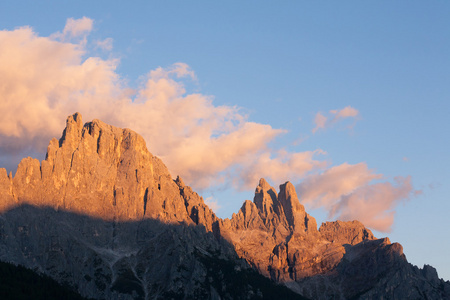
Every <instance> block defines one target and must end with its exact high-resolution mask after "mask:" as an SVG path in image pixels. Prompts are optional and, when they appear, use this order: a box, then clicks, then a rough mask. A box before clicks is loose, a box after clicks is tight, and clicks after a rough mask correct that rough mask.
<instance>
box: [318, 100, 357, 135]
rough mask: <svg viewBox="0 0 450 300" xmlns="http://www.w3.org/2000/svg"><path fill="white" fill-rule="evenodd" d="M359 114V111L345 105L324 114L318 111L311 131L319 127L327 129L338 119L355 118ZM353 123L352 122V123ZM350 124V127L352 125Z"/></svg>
mask: <svg viewBox="0 0 450 300" xmlns="http://www.w3.org/2000/svg"><path fill="white" fill-rule="evenodd" d="M358 116H359V111H358V110H357V109H355V108H353V107H351V106H347V107H345V108H343V109H340V110H337V109H335V110H330V111H329V112H328V114H327V116H325V115H324V114H322V113H321V112H318V113H317V114H316V116H315V118H314V124H315V127H314V129H313V130H312V132H313V133H315V132H316V131H317V130H319V129H327V128H330V127H331V126H333V125H334V124H336V123H337V122H339V121H342V120H343V119H348V118H353V119H355V118H357V117H358ZM353 125H354V124H353ZM353 125H351V126H350V127H352V126H353Z"/></svg>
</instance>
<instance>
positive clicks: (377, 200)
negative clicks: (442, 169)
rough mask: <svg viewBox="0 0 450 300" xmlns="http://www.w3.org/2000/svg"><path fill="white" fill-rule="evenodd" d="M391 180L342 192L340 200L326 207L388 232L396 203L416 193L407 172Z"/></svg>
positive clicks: (342, 218)
mask: <svg viewBox="0 0 450 300" xmlns="http://www.w3.org/2000/svg"><path fill="white" fill-rule="evenodd" d="M394 180H395V184H392V183H390V182H383V183H376V184H372V185H366V186H362V187H360V188H359V189H357V190H355V191H354V192H353V193H351V194H348V195H344V196H342V198H341V201H339V202H338V203H337V205H336V206H335V207H333V209H332V210H331V211H330V216H331V217H337V218H339V219H341V220H348V221H350V220H356V219H357V220H360V221H362V222H363V223H364V225H366V226H368V227H370V228H373V229H376V230H378V231H383V232H390V230H391V227H392V224H393V222H394V215H395V207H396V206H397V204H398V203H399V202H401V201H403V200H405V199H409V197H410V196H412V195H415V194H417V191H414V190H413V187H412V184H411V177H410V176H408V177H400V176H399V177H396V178H394Z"/></svg>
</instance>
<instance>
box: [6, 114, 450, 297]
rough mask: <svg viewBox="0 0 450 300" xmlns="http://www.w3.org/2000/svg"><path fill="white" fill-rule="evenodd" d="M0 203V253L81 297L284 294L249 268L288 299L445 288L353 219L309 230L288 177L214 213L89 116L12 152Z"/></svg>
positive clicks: (123, 134)
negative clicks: (20, 152) (231, 209)
mask: <svg viewBox="0 0 450 300" xmlns="http://www.w3.org/2000/svg"><path fill="white" fill-rule="evenodd" d="M0 212H1V213H2V215H1V216H0V259H1V260H4V261H10V262H15V263H19V264H22V265H25V266H27V267H30V268H33V269H35V270H37V271H39V272H43V273H46V274H48V275H50V276H52V277H53V278H55V279H56V280H58V281H59V282H62V283H67V284H69V285H70V286H73V287H75V288H76V289H77V290H78V291H79V292H80V293H81V294H82V295H84V296H88V297H94V298H116V299H119V298H120V299H125V298H142V299H158V298H167V297H173V298H177V297H180V298H184V297H187V298H210V299H231V298H249V299H251V298H270V297H271V296H270V295H273V294H271V293H273V292H274V291H276V293H278V294H279V293H289V292H286V291H285V290H283V289H281V290H279V288H281V287H279V286H277V285H273V284H272V285H273V286H272V285H271V283H267V282H264V283H261V282H263V281H261V280H264V279H261V278H263V277H258V276H260V275H257V273H259V274H262V275H264V276H265V277H267V278H270V279H271V280H272V281H271V282H277V283H281V284H283V285H286V286H287V287H289V288H290V289H291V290H292V291H295V292H296V293H297V297H299V298H301V296H300V295H303V296H306V297H308V298H311V299H330V298H334V299H351V298H354V299H379V298H381V297H383V298H384V299H400V298H405V297H404V296H406V298H408V299H422V298H429V299H447V298H450V283H448V282H444V281H442V280H440V279H439V278H438V277H437V273H436V271H435V270H434V269H433V268H432V267H429V266H426V267H424V269H423V270H421V269H418V268H416V267H413V266H411V265H410V264H409V263H408V262H407V260H406V258H405V256H404V255H403V250H402V247H401V245H399V244H397V243H393V244H391V243H390V241H389V240H388V239H376V238H375V237H374V236H373V234H372V233H371V232H370V230H369V229H367V228H365V227H364V225H363V224H361V223H360V222H358V221H353V222H341V221H336V222H326V223H324V224H322V226H321V227H320V228H319V229H318V228H317V223H316V221H315V219H314V218H313V217H311V216H310V215H309V214H307V213H306V212H305V208H304V207H303V205H301V203H300V202H299V199H298V196H297V194H296V191H295V188H294V186H293V185H292V184H291V183H290V182H286V183H285V184H282V185H280V189H279V193H277V192H276V190H275V189H274V188H273V187H271V186H270V185H269V184H268V183H267V182H266V181H265V180H264V179H261V180H260V182H259V184H258V186H257V188H256V190H255V197H254V200H253V202H252V201H245V202H244V203H243V205H242V207H241V209H240V210H239V212H238V213H237V214H233V216H232V218H231V219H225V220H222V219H220V218H218V217H217V216H216V215H215V214H214V213H213V212H212V211H211V210H210V209H209V208H208V206H207V205H205V203H204V202H203V199H202V198H201V197H200V196H199V195H198V194H197V193H195V192H194V191H193V190H192V189H191V188H190V187H189V186H186V185H185V184H184V183H183V180H182V179H181V178H180V177H178V178H177V179H176V180H173V179H172V178H171V175H170V173H169V171H168V170H167V168H166V167H165V166H164V164H163V163H162V162H161V161H160V160H159V159H158V158H157V157H155V156H153V155H152V154H151V153H150V152H149V151H148V150H147V148H146V145H145V142H144V140H143V139H142V137H140V136H139V135H138V134H136V133H135V132H133V131H131V130H129V129H120V128H116V127H113V126H110V125H107V124H105V123H103V122H101V121H99V120H94V121H92V122H89V123H86V124H84V125H83V123H82V120H81V115H80V114H74V115H73V116H70V117H69V118H68V119H67V125H66V128H65V129H64V131H63V134H62V137H61V139H60V140H59V141H58V140H56V139H53V140H52V141H51V142H50V144H49V146H48V151H47V156H46V159H45V160H44V161H42V163H40V162H39V161H38V160H36V159H31V158H26V159H24V160H22V162H21V163H20V164H19V166H18V169H17V172H16V174H15V176H14V178H13V177H12V176H11V174H9V175H8V174H7V173H6V170H4V169H0ZM255 271H257V273H254V275H252V274H253V273H252V272H255ZM269 282H270V281H269ZM269 287H270V288H269ZM283 295H284V294H283ZM286 295H288V294H286ZM286 297H293V295H292V294H289V296H286Z"/></svg>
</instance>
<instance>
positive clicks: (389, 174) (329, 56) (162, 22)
mask: <svg viewBox="0 0 450 300" xmlns="http://www.w3.org/2000/svg"><path fill="white" fill-rule="evenodd" d="M449 13H450V4H449V3H447V2H444V1H436V2H433V3H423V2H419V1H397V2H395V3H392V2H389V1H377V2H372V3H368V2H359V1H348V2H345V3H344V2H331V1H330V2H328V3H322V4H321V5H319V4H316V3H312V2H306V1H305V2H294V1H286V2H283V3H281V4H280V3H277V5H275V4H273V3H271V2H268V1H248V2H242V1H240V2H237V1H234V2H227V3H215V2H211V1H196V2H195V3H193V2H186V1H165V2H159V3H154V2H150V1H149V2H147V1H145V2H144V1H142V2H134V3H133V5H130V4H127V3H124V2H119V1H117V2H114V1H113V2H111V1H108V2H102V1H94V2H93V1H78V2H76V4H75V2H74V3H62V2H61V3H60V2H56V1H55V2H53V1H44V2H39V3H37V2H32V1H22V2H20V3H19V2H18V1H15V2H12V1H11V2H8V3H2V4H0V30H3V31H4V32H9V33H11V34H10V35H5V37H4V39H3V40H2V41H4V43H5V44H4V45H3V46H0V53H1V52H2V50H4V49H7V47H9V45H10V44H6V41H10V40H11V39H12V37H13V36H14V34H16V35H17V36H18V35H19V32H17V31H15V30H17V28H19V27H22V26H29V27H30V28H32V30H33V33H32V35H33V36H35V37H43V38H45V39H46V40H45V41H47V40H53V41H56V42H57V43H58V44H57V45H55V48H52V47H53V46H42V45H41V44H29V45H34V46H32V47H36V49H42V51H36V53H32V54H30V53H28V52H27V51H24V52H23V54H20V53H22V52H20V51H21V50H20V51H19V50H17V49H21V48H17V49H16V51H15V53H19V54H17V57H18V61H19V62H18V65H17V66H22V67H23V68H18V67H17V68H16V71H17V70H19V69H20V70H21V72H25V73H26V70H27V66H28V65H27V64H32V65H33V70H37V71H36V72H37V74H38V73H39V72H38V71H39V70H43V73H42V74H43V75H41V76H37V75H36V76H37V77H36V78H34V77H33V78H32V79H27V80H28V81H23V82H21V84H22V85H23V86H24V87H26V89H27V91H26V93H24V94H23V95H29V97H28V98H27V97H25V98H26V99H22V100H20V101H22V102H20V101H19V100H17V99H14V98H13V96H12V95H17V93H13V92H11V93H10V94H7V95H6V94H4V95H0V105H1V109H2V111H3V114H4V115H6V116H7V118H4V121H3V122H9V123H8V124H11V123H14V122H15V123H16V124H21V125H20V126H16V127H14V126H12V127H7V126H6V125H5V124H7V123H4V124H3V123H1V122H0V124H1V125H2V127H3V128H4V129H3V131H0V143H1V144H0V151H1V152H0V163H1V165H0V167H1V166H3V167H6V168H7V169H8V170H12V171H14V166H15V165H17V162H18V158H19V157H22V156H23V155H31V156H35V157H38V158H40V159H43V158H44V154H43V153H44V152H45V148H46V144H47V143H48V140H49V138H50V137H51V136H57V137H59V135H60V131H61V130H62V128H63V126H64V121H65V117H66V116H67V114H69V113H71V112H72V111H71V110H79V111H80V112H81V113H82V114H83V117H84V120H85V121H89V120H90V119H92V118H100V119H102V120H105V121H108V122H110V123H113V124H114V125H117V126H123V127H130V128H132V129H134V130H136V131H138V132H139V133H141V134H143V135H144V137H145V138H146V139H147V143H148V148H149V150H150V151H151V152H152V153H154V154H156V155H158V156H161V157H163V159H164V161H165V162H166V163H167V161H168V162H169V163H168V164H169V167H171V166H172V168H171V170H173V169H175V170H176V171H177V172H179V173H182V175H183V174H185V175H183V177H185V178H187V180H185V181H187V183H189V184H191V185H193V186H194V187H196V190H198V191H199V192H200V194H202V195H203V196H204V197H205V198H207V199H208V201H210V203H213V206H216V207H217V206H218V207H217V208H216V213H217V214H218V215H219V216H221V217H230V216H231V214H232V213H233V212H237V211H238V209H239V207H240V205H241V203H242V202H243V200H245V199H252V194H253V189H254V187H256V185H257V180H254V178H256V177H255V176H258V174H261V175H260V177H262V176H264V177H266V178H267V179H268V180H269V182H270V183H271V184H272V185H273V186H275V187H276V188H277V187H278V185H279V184H281V183H284V181H285V180H291V181H292V182H293V183H294V184H295V185H296V186H297V191H298V192H299V191H303V192H304V194H303V195H304V197H303V198H302V194H301V193H300V192H299V196H300V201H301V202H302V203H304V204H305V206H306V207H307V209H308V211H309V212H310V213H311V214H312V215H313V216H314V217H316V218H317V220H318V223H319V224H320V222H321V221H325V220H328V219H331V220H333V219H336V218H339V217H348V218H357V216H361V218H362V221H363V222H364V223H366V224H369V225H370V224H373V226H371V228H375V229H378V230H377V231H375V234H376V236H377V237H382V236H386V235H387V236H389V237H390V239H391V241H392V242H400V243H401V244H402V245H403V247H404V251H405V254H406V256H407V258H408V260H409V261H410V262H412V263H413V264H416V265H419V266H420V267H421V266H422V265H423V264H424V263H427V264H431V265H433V266H434V267H436V268H437V270H438V273H439V275H440V276H441V277H444V278H445V279H447V280H449V279H450V258H449V257H448V252H449V250H450V239H449V238H450V234H449V230H448V228H449V225H450V221H449V216H448V214H449V212H450V204H449V201H448V199H449V195H450V186H449V182H450V174H449V167H450V160H449V158H448V154H449V153H450V151H449V150H450V146H449V139H448V132H450V125H449V122H448V119H449V117H450V104H449V103H450V101H449V100H450V99H449V95H450V85H449V84H448V82H449V80H450V59H449V53H450V21H449V18H448V16H449ZM83 17H86V18H88V19H84V20H85V21H80V20H83V19H82V18H83ZM69 18H73V20H74V22H75V23H74V24H77V25H76V26H81V25H83V26H85V27H82V26H81V27H73V28H72V29H71V30H72V31H71V30H69V29H68V31H67V32H66V33H64V31H63V30H64V28H65V26H66V28H69V27H67V25H66V24H68V23H66V22H67V20H68V19H69ZM77 20H78V21H77ZM88 20H90V21H88ZM83 22H84V23H83ZM74 26H75V25H74ZM74 28H78V29H80V28H81V29H80V30H81V31H76V30H75V29H74ZM57 32H59V35H55V33H57ZM21 34H22V35H21V36H22V38H23V39H28V38H29V39H30V41H31V40H32V38H30V36H29V35H27V33H26V32H22V33H21ZM27 41H28V40H27ZM69 44H71V45H76V47H77V49H81V50H80V51H82V54H79V53H78V54H77V52H76V49H71V50H70V51H71V52H70V51H69V50H67V51H68V52H67V53H68V54H64V55H65V56H61V57H60V60H59V61H57V63H55V64H54V65H53V64H51V66H52V67H48V69H49V70H48V72H47V70H46V66H47V65H48V64H50V62H51V59H49V62H46V61H44V62H42V61H40V62H39V63H38V62H37V61H32V60H31V58H32V59H34V60H38V59H40V56H39V54H40V53H42V55H47V57H48V56H49V53H50V57H52V55H51V53H52V52H50V51H56V50H54V49H60V48H61V49H63V48H64V47H65V46H67V45H69ZM5 45H7V46H5ZM11 45H12V46H11V47H13V46H14V47H22V46H20V45H24V44H11ZM102 45H103V46H102ZM23 47H25V46H23ZM28 47H31V46H28ZM39 47H42V48H39ZM33 49H34V48H33ZM49 49H53V50H49ZM64 49H66V48H64ZM21 55H22V56H21ZM26 55H28V56H26ZM4 57H6V56H4ZM30 57H31V58H30ZM42 57H44V56H42ZM55 57H56V56H55ZM58 57H59V56H58ZM92 57H98V60H94V63H93V67H92V68H94V69H96V70H97V69H98V70H101V72H100V71H99V72H98V73H96V74H97V75H95V76H96V77H95V79H93V77H89V76H94V75H92V73H89V72H88V71H86V69H87V68H88V66H87V64H85V65H83V67H81V65H82V64H83V62H85V61H86V60H87V59H89V58H92ZM25 58H27V59H25ZM1 59H2V58H1V56H0V61H1ZM4 59H6V58H4ZM55 59H57V58H55ZM70 59H74V60H75V62H73V61H71V62H70V64H73V65H76V66H77V68H78V69H79V70H78V69H77V70H78V71H76V72H77V73H76V74H77V75H76V76H75V75H73V78H76V80H79V81H77V82H76V83H73V84H72V83H70V84H72V85H70V84H69V83H67V81H61V82H57V83H54V84H53V83H52V80H59V79H58V78H57V79H52V78H53V77H52V76H51V74H50V73H51V72H50V71H54V73H55V74H62V75H61V77H63V76H66V75H64V74H67V72H68V70H71V68H68V67H67V66H68V65H67V64H68V63H67V61H69V60H70ZM77 59H79V61H76V60H77ZM177 63H181V64H178V65H174V64H177ZM3 65H5V64H3ZM12 66H14V65H12ZM0 68H1V67H0ZM52 68H54V69H52ZM158 68H161V69H158ZM152 70H159V71H158V72H156V71H155V72H153V73H151V74H150V72H151V71H152ZM44 71H45V72H44ZM8 72H11V71H10V70H9V69H7V67H3V69H0V76H6V77H7V78H12V77H13V76H12V75H10V74H11V73H8ZM58 72H61V73H58ZM47 73H48V74H49V75H46V74H47ZM74 74H75V73H74ZM46 76H48V77H46ZM83 76H85V77H86V78H84V77H83ZM102 76H103V77H102ZM6 77H3V78H2V77H0V78H2V81H5V80H4V78H6ZM41 77H42V78H44V79H45V80H46V81H45V84H47V85H49V86H52V88H50V89H48V90H45V91H41V89H36V88H34V87H33V88H31V87H30V85H31V83H32V84H34V85H36V84H37V83H40V81H39V80H41V79H42V78H41ZM81 77H83V78H81ZM17 78H19V79H20V78H25V77H20V76H19V77H17ZM68 78H70V77H68ZM111 78H112V79H111ZM19 79H15V80H16V81H18V80H19ZM97 79H98V81H95V80H97ZM161 79H163V80H164V83H166V84H167V86H168V87H167V86H163V85H162V83H163V82H162V81H161ZM42 80H43V79H42ZM74 80H75V79H74ZM89 82H92V83H95V85H96V86H95V87H99V86H102V87H105V88H104V89H103V90H102V91H98V90H100V89H99V88H98V89H97V90H95V91H93V92H90V94H89V97H92V99H91V98H89V99H90V100H89V101H85V102H83V100H80V99H78V98H76V96H74V95H75V94H76V93H75V92H76V91H78V90H77V89H79V90H83V88H86V86H89V84H88V83H89ZM27 84H28V86H27ZM64 84H67V89H70V93H69V94H67V95H70V97H72V98H71V99H72V100H70V101H69V102H64V101H65V100H61V99H57V97H56V96H54V95H58V96H61V95H66V94H65V92H64V91H65V90H64V91H63V90H59V88H60V86H61V85H64ZM69 85H70V86H69ZM7 88H9V86H7V85H5V86H4V87H3V90H4V91H7V92H8V91H9V90H7ZM90 88H93V87H90ZM152 89H156V90H158V91H165V92H167V91H168V90H169V92H170V93H172V92H173V93H175V94H176V96H174V97H175V98H176V99H175V98H174V99H175V100H170V99H172V98H170V99H169V100H170V101H172V102H170V101H169V102H170V104H169V105H167V107H166V108H167V109H170V110H174V108H176V107H179V106H180V105H181V104H180V103H189V104H190V106H189V107H194V108H197V106H198V110H197V112H204V113H205V115H208V117H207V118H205V119H201V118H200V120H199V117H198V116H196V115H195V113H196V112H193V111H191V110H189V109H187V110H185V111H184V113H183V111H181V112H179V113H180V115H176V114H174V115H173V116H172V117H173V118H167V119H165V120H163V121H161V122H160V123H151V124H148V123H141V122H144V121H141V120H143V119H146V118H145V116H147V115H149V116H153V118H154V119H157V118H158V117H160V116H161V115H163V116H164V115H167V111H164V110H162V109H160V114H157V113H154V112H148V111H142V110H139V115H133V113H136V109H135V104H133V103H138V102H139V101H142V102H145V103H147V102H146V101H149V102H148V103H149V104H148V106H146V109H150V108H152V107H154V106H152V105H151V103H150V100H151V99H153V98H151V97H153V96H148V95H150V94H149V93H151V91H152ZM180 89H181V90H180ZM21 91H22V90H21ZM169 92H167V93H169ZM33 93H34V94H33ZM139 93H141V94H139ZM167 93H166V94H164V95H167ZM170 93H169V94H170ZM19 94H20V93H19ZM119 94H120V95H119ZM5 95H6V96H5ZM139 95H140V96H139ZM189 95H191V97H190V98H189ZM106 96H108V97H112V98H114V99H115V100H114V101H112V100H111V101H110V102H108V100H105V98H107V97H106ZM52 97H56V98H55V99H53V98H52ZM155 97H156V96H155ZM161 97H163V96H161ZM167 97H169V96H167ZM163 98H164V97H163ZM99 99H100V100H99ZM127 99H128V100H127ZM149 99H150V100H149ZM154 99H159V100H158V101H164V99H162V98H161V99H160V98H154ZM18 101H19V102H20V103H21V105H22V106H21V107H22V108H23V107H26V108H27V107H30V110H31V108H33V111H36V110H38V109H40V108H42V106H43V103H45V105H49V107H46V108H45V109H43V110H42V112H41V117H42V118H43V119H45V120H46V121H45V122H47V123H48V124H47V123H46V128H48V131H47V132H45V134H43V133H38V131H33V128H38V127H39V126H37V127H36V125H34V124H35V123H32V122H31V121H30V120H34V118H38V117H37V116H35V115H33V112H28V111H27V110H26V109H25V112H24V113H23V115H21V116H17V117H11V116H12V115H14V116H16V115H18V108H17V107H18V106H17V107H16V106H14V103H19V102H18ZM39 101H43V102H39ZM127 101H128V102H127ZM130 101H131V102H133V103H130ZM189 101H191V102H189ZM2 102H3V104H2ZM11 103H13V104H11ZM49 103H50V104H49ZM55 103H56V104H55ZM93 103H94V104H95V105H94V104H93ZM124 103H125V104H124ZM158 103H159V102H158ZM161 103H162V102H161ZM161 103H159V104H158V105H160V106H161V105H162V104H161ZM108 105H109V106H111V107H116V108H119V107H120V108H123V113H121V114H120V115H117V114H115V112H114V111H108V110H104V109H103V108H104V107H106V106H108ZM164 107H165V106H164ZM159 108H160V107H158V109H159ZM346 108H348V109H347V110H346V111H344V109H346ZM351 109H353V110H354V111H353V113H351V111H350V110H351ZM117 110H118V109H117ZM50 113H51V114H50ZM318 115H319V116H322V117H324V118H326V121H325V122H324V123H322V125H323V126H322V127H320V126H319V127H317V126H318V123H317V122H318V120H319V119H320V118H319V119H318ZM25 118H26V119H25ZM148 119H151V118H150V117H149V118H148ZM216 119H217V120H219V121H217V124H216V123H215V122H214V121H215V120H216ZM27 122H28V123H27ZM36 122H37V121H36ZM146 122H150V121H146ZM230 122H231V123H230ZM202 124H203V126H210V128H213V129H212V130H211V132H206V133H204V132H202V128H201V126H202ZM205 124H206V125H205ZM230 124H231V125H230ZM162 125H164V126H166V127H167V128H170V130H169V129H168V131H167V133H164V134H163V135H165V136H171V135H173V138H172V139H169V138H168V139H167V140H165V139H164V140H163V138H164V136H160V135H155V134H154V129H155V128H166V127H161V126H162ZM21 126H22V127H21ZM27 126H28V127H27ZM183 126H184V127H183ZM228 126H229V127H228ZM5 128H9V129H8V130H9V131H8V130H7V129H5ZM14 128H16V129H17V128H24V129H17V130H16V131H14V130H15V129H14ZM180 128H181V130H183V128H190V130H187V131H186V132H184V133H182V134H180V133H179V131H180ZM315 128H318V129H317V130H315V131H314V129H315ZM161 130H162V129H161ZM164 130H165V129H164ZM11 132H16V134H15V135H12V134H11ZM40 132H42V131H40ZM190 135H193V136H190ZM259 135H261V136H259ZM220 136H222V137H223V138H222V139H221V140H220V139H219V140H218V139H217V138H218V137H220ZM205 137H206V138H207V142H205ZM236 139H237V141H238V143H237V144H233V143H236ZM178 140H181V141H183V143H186V144H187V145H188V146H183V145H184V144H183V145H179V143H178V142H177V141H178ZM189 141H195V142H196V143H198V145H200V146H201V147H203V148H201V149H200V150H199V153H205V154H204V157H205V158H204V159H205V161H208V159H211V163H210V164H209V165H210V166H211V167H210V168H203V169H197V168H196V166H195V163H194V162H195V161H196V160H195V147H194V146H192V145H189V143H190V142H189ZM2 144H3V145H2ZM28 144H31V145H32V147H28V146H26V145H28ZM160 145H163V146H160ZM174 145H177V147H176V148H177V149H184V150H185V151H184V152H183V151H181V150H180V151H178V152H177V151H176V150H173V149H174V148H175V147H174ZM240 145H245V146H243V147H242V148H241V147H240ZM200 146H199V147H200ZM258 146H259V147H260V148H258ZM183 147H184V148H183ZM228 149H231V150H229V151H228ZM242 149H244V150H242ZM258 149H263V150H258ZM241 150H242V151H241ZM202 151H203V152H202ZM314 151H315V152H314ZM312 152H314V153H312ZM186 153H189V155H188V156H183V154H186ZM300 154H302V155H301V157H299V155H300ZM227 155H229V156H230V157H228V158H226V159H225V158H224V157H225V156H227ZM165 156H167V157H165ZM186 157H189V159H191V158H192V161H193V163H192V164H189V163H186V160H189V159H186ZM218 161H224V162H223V163H219V162H218ZM305 164H306V165H305ZM243 168H246V169H248V170H252V172H253V173H252V172H243V171H242V169H243ZM330 170H332V171H330ZM338 171H341V172H343V173H339V172H338ZM258 172H259V173H258ZM336 173H337V174H338V175H339V174H341V175H340V178H337V177H339V176H336V175H333V174H336ZM344 175H345V176H349V177H345V176H344ZM270 176H272V177H270ZM352 176H353V177H352ZM399 176H400V178H401V179H402V180H403V181H400V183H398V181H396V180H395V178H396V177H399ZM204 178H207V179H204ZM213 178H219V179H220V180H214V179H213ZM245 180H248V182H247V181H245ZM346 180H347V181H346ZM345 184H349V185H350V188H347V189H345V188H344V187H343V186H342V185H345ZM330 185H331V188H332V189H334V190H335V194H333V195H325V194H320V195H318V196H317V195H316V196H317V197H314V195H313V194H314V193H313V192H314V191H317V190H320V188H323V187H324V186H325V187H326V186H330ZM338 185H340V186H338ZM368 191H383V193H382V192H380V195H379V197H372V198H370V197H369V198H370V199H367V201H366V202H364V201H363V202H361V203H360V202H358V201H359V199H360V198H359V197H363V195H365V193H367V192H368ZM324 193H325V192H324ZM308 195H312V196H310V197H309V198H308ZM358 203H360V204H359V205H360V206H364V205H367V207H368V209H366V210H358V209H359V208H358V209H355V206H358ZM332 209H335V210H336V209H341V211H340V212H339V211H338V212H337V213H334V215H332V214H331V215H330V211H332ZM393 211H395V216H394V219H393V221H392V222H390V221H389V218H388V217H386V218H387V219H386V220H387V221H386V220H384V221H383V222H381V221H377V216H378V214H380V215H383V214H386V212H387V213H388V215H389V213H392V212H393ZM346 212H348V213H346ZM371 212H373V215H370V213H371ZM384 216H386V215H384ZM386 224H387V225H386ZM369 227H370V226H369Z"/></svg>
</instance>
